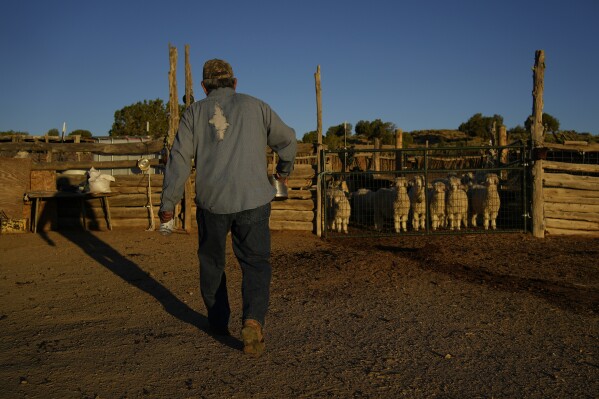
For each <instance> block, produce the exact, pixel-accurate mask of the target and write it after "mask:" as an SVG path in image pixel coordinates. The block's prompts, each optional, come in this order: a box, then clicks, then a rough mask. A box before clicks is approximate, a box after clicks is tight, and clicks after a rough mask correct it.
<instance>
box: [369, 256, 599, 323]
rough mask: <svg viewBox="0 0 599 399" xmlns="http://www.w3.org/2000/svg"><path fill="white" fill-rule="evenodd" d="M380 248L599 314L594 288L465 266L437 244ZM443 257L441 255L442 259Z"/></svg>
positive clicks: (476, 281)
mask: <svg viewBox="0 0 599 399" xmlns="http://www.w3.org/2000/svg"><path fill="white" fill-rule="evenodd" d="M376 248H377V249H379V250H382V251H387V252H392V253H396V254H401V255H402V256H406V257H409V258H411V259H414V260H416V261H417V262H418V265H419V267H420V268H422V269H424V270H429V271H434V272H438V273H443V274H446V275H449V276H451V277H453V278H456V279H459V280H462V281H467V282H470V283H474V284H484V285H486V286H489V287H491V288H493V289H499V290H503V291H507V292H526V293H529V294H531V295H534V296H536V297H538V298H541V299H543V300H545V301H547V302H549V303H551V304H553V305H555V306H557V307H559V308H562V309H564V310H568V311H572V312H593V313H599V291H597V289H595V288H593V287H585V286H582V285H573V284H569V283H565V282H560V281H552V280H550V279H543V278H534V277H521V276H515V275H510V274H505V273H496V272H494V271H491V270H489V269H488V268H485V267H484V265H481V266H480V267H478V266H476V267H475V266H470V265H466V264H462V263H460V262H456V261H455V260H452V258H451V257H450V256H443V255H442V254H443V249H442V248H441V247H439V246H437V245H433V244H428V245H426V246H425V247H424V248H422V249H414V248H402V247H398V246H389V245H377V246H376ZM432 254H437V255H432ZM439 254H441V255H440V256H439Z"/></svg>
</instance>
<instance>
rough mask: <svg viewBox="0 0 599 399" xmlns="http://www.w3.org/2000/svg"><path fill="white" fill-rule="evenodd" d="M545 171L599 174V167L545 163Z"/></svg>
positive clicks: (553, 162)
mask: <svg viewBox="0 0 599 399" xmlns="http://www.w3.org/2000/svg"><path fill="white" fill-rule="evenodd" d="M543 169H549V170H566V171H569V172H589V173H599V165H590V164H579V163H565V162H556V161H543Z"/></svg>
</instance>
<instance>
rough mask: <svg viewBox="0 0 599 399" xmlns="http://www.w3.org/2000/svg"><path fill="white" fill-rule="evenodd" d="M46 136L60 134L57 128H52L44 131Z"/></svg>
mask: <svg viewBox="0 0 599 399" xmlns="http://www.w3.org/2000/svg"><path fill="white" fill-rule="evenodd" d="M46 136H60V133H59V132H58V129H56V128H53V129H50V130H48V131H47V132H46Z"/></svg>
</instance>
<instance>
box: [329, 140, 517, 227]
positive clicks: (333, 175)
mask: <svg viewBox="0 0 599 399" xmlns="http://www.w3.org/2000/svg"><path fill="white" fill-rule="evenodd" d="M527 155H528V154H527V150H526V147H525V145H523V144H521V143H516V144H512V145H509V146H504V147H499V146H495V147H489V146H485V147H447V148H445V147H444V148H440V147H436V148H416V149H398V150H387V149H383V150H374V149H359V150H357V149H342V150H333V151H331V150H327V151H324V152H323V154H322V157H321V160H322V161H323V162H324V163H325V168H324V170H325V172H323V173H321V175H320V178H319V181H320V184H321V194H322V198H321V203H322V206H323V208H322V212H321V214H322V217H323V220H322V221H323V236H324V237H325V238H331V237H350V236H351V237H356V236H388V235H404V234H463V233H489V232H520V231H526V230H527V218H528V211H527V209H528V205H527V192H526V179H527V175H526V173H527V168H526V166H527V162H526V158H527Z"/></svg>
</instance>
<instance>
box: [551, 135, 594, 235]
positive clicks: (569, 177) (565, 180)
mask: <svg viewBox="0 0 599 399" xmlns="http://www.w3.org/2000/svg"><path fill="white" fill-rule="evenodd" d="M545 146H546V147H547V148H548V149H550V150H551V155H552V156H550V158H552V159H560V161H556V160H541V161H540V162H541V163H542V170H543V176H542V181H543V195H542V197H543V201H544V207H543V212H544V225H545V231H546V232H547V233H548V234H550V235H592V236H599V163H598V162H597V159H598V157H599V144H591V145H559V144H558V145H556V144H553V145H552V144H549V143H545ZM572 153H574V154H575V156H568V154H572ZM583 154H584V156H585V157H586V158H587V160H588V161H589V162H588V163H576V161H577V159H576V158H580V157H581V156H582V155H583ZM578 162H580V160H578Z"/></svg>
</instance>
